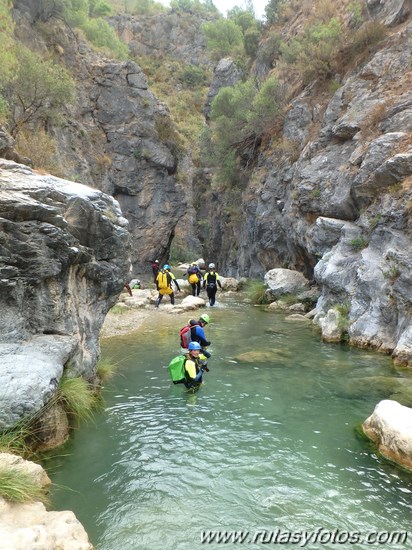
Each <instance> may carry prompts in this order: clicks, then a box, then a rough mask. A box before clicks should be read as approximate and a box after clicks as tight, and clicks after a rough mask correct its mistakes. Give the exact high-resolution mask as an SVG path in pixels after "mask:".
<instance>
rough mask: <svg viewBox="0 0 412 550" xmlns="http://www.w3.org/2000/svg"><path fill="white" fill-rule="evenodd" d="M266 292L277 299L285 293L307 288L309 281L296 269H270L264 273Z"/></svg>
mask: <svg viewBox="0 0 412 550" xmlns="http://www.w3.org/2000/svg"><path fill="white" fill-rule="evenodd" d="M264 281H265V285H266V286H267V290H266V293H267V294H268V295H269V296H270V298H271V299H273V300H277V299H278V298H280V297H281V296H284V295H285V294H299V293H301V292H305V291H307V290H309V281H308V280H307V279H306V277H305V276H304V275H303V274H302V273H299V272H298V271H293V270H291V269H281V268H279V269H271V270H270V271H268V272H267V273H266V274H265V277H264Z"/></svg>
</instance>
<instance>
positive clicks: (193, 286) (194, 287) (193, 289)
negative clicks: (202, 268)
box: [190, 283, 196, 296]
mask: <svg viewBox="0 0 412 550" xmlns="http://www.w3.org/2000/svg"><path fill="white" fill-rule="evenodd" d="M190 286H191V287H192V296H196V283H192V284H191V285H190Z"/></svg>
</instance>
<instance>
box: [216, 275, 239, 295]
mask: <svg viewBox="0 0 412 550" xmlns="http://www.w3.org/2000/svg"><path fill="white" fill-rule="evenodd" d="M219 279H220V282H221V284H222V289H223V290H236V291H237V290H239V281H238V280H237V279H235V278H234V277H221V276H219Z"/></svg>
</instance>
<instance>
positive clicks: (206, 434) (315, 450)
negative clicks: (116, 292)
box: [47, 302, 412, 550]
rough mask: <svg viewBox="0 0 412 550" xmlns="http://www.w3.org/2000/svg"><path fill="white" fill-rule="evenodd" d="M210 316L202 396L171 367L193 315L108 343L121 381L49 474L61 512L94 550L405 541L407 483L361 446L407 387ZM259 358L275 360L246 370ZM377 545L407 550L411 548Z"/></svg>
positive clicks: (235, 319) (319, 350) (330, 352)
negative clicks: (367, 428) (373, 421)
mask: <svg viewBox="0 0 412 550" xmlns="http://www.w3.org/2000/svg"><path fill="white" fill-rule="evenodd" d="M208 313H210V315H211V317H212V323H211V324H210V326H208V327H207V330H206V332H207V335H208V336H209V338H210V340H211V341H212V346H211V349H210V351H211V352H212V353H213V357H212V359H211V360H210V362H209V365H210V372H209V373H206V374H205V384H204V385H203V386H202V387H201V389H200V390H199V391H198V392H197V393H196V394H189V393H187V392H186V391H185V390H184V388H183V386H181V385H178V386H173V385H172V384H171V383H170V381H169V378H168V371H167V369H166V365H167V364H168V362H169V361H170V359H171V358H172V357H173V356H174V355H176V352H177V350H178V336H177V335H178V333H179V329H180V328H181V326H183V325H184V324H185V323H186V321H187V319H188V314H185V316H183V317H182V316H178V317H175V316H172V315H165V314H162V312H161V311H159V312H158V311H155V310H154V311H153V318H152V319H151V320H150V321H149V323H148V324H146V325H145V329H144V330H143V331H142V332H139V333H135V334H133V335H130V336H128V337H118V338H113V339H110V340H106V341H105V342H104V345H103V346H102V352H103V357H105V358H108V357H109V358H113V360H115V361H117V362H118V363H119V365H120V370H119V373H118V374H117V375H116V377H115V379H114V380H112V381H110V382H109V383H108V384H107V387H106V388H105V391H104V397H105V410H104V411H102V412H100V413H98V414H97V415H96V417H95V421H94V422H92V423H90V424H88V425H82V426H81V427H80V428H78V429H77V431H76V432H75V434H74V437H73V438H72V440H71V441H70V443H69V444H68V445H67V446H66V447H65V448H64V450H63V451H61V453H60V455H59V456H57V457H55V458H53V459H51V460H49V461H48V463H47V468H48V471H49V473H50V475H51V477H52V481H53V482H54V484H55V488H54V491H53V495H52V497H53V508H54V509H56V510H60V509H71V510H73V511H74V512H75V514H76V516H77V517H78V519H79V520H80V521H81V522H82V524H83V525H84V527H85V528H86V530H87V532H88V533H89V536H90V539H91V541H92V543H93V544H94V545H95V546H96V548H97V549H98V550H158V549H164V550H174V549H176V550H196V549H200V548H206V547H208V548H222V547H223V546H229V547H234V545H233V544H232V543H229V541H228V544H226V545H225V544H217V543H216V542H212V543H209V544H201V536H203V537H206V536H209V535H207V534H205V533H203V535H202V531H221V536H231V537H232V536H238V537H240V536H243V535H242V534H240V533H235V532H236V531H243V532H244V536H245V538H246V540H245V541H244V542H243V545H245V546H246V547H247V548H250V549H251V548H262V547H267V546H272V547H273V546H276V544H275V542H277V543H278V544H280V542H282V541H283V542H285V541H286V540H287V538H288V537H291V536H292V534H291V533H293V536H294V537H295V539H290V544H287V545H286V544H282V546H283V547H284V546H287V547H295V548H297V547H302V546H303V541H304V537H306V536H309V535H311V536H312V537H313V538H312V542H311V543H308V544H307V545H306V548H373V547H375V548H376V547H377V546H376V545H374V546H370V545H368V546H367V545H365V544H362V543H359V544H358V543H357V544H355V545H353V544H352V545H350V544H343V542H344V541H345V540H347V538H349V537H358V538H359V540H361V541H362V540H363V538H362V537H366V536H369V534H370V532H371V531H389V532H393V531H399V530H406V529H409V528H410V525H411V512H412V499H411V497H412V494H411V492H412V475H410V474H407V473H405V472H402V470H400V469H398V468H396V467H394V466H392V465H390V464H389V463H387V462H385V461H384V460H382V459H381V458H379V457H378V456H377V455H376V454H375V452H374V450H373V448H371V447H370V446H369V444H368V443H367V442H365V441H364V440H362V439H360V438H359V437H357V435H356V433H355V428H356V426H357V425H359V423H361V422H362V421H363V420H365V419H366V418H367V417H368V416H369V415H370V413H371V412H372V411H373V408H374V406H375V405H376V403H378V402H379V401H380V400H381V399H382V398H386V397H389V396H390V393H391V391H390V390H388V389H387V387H388V385H387V382H388V381H389V384H390V379H391V378H393V377H397V378H399V377H404V376H407V374H406V373H405V372H404V371H396V370H395V369H394V368H393V367H392V365H391V361H390V359H389V358H388V357H385V356H381V355H379V354H375V353H373V352H365V351H360V350H356V349H351V348H349V347H347V346H339V345H332V344H325V343H322V342H320V340H319V337H318V335H317V334H316V333H314V332H313V329H312V328H311V326H310V325H307V324H302V323H299V322H291V321H287V320H285V316H284V315H283V314H277V313H267V312H265V311H264V310H263V309H261V308H257V307H253V306H251V305H249V304H241V303H236V304H232V303H229V302H226V303H221V304H219V305H218V307H216V308H213V309H210V310H208ZM250 351H258V352H259V353H262V352H265V353H266V356H264V357H259V358H258V359H255V360H253V361H252V362H248V361H245V360H240V359H239V358H238V356H239V355H241V354H244V353H248V352H250ZM244 359H246V360H250V357H248V356H247V355H246V356H245V357H244ZM320 529H323V531H319V530H320ZM336 529H338V530H339V531H338V532H336ZM232 531H233V532H234V533H230V532H232ZM246 531H248V532H249V534H246ZM301 531H303V532H307V534H306V533H303V534H302V533H301V534H300V535H299V534H298V533H296V532H301ZM328 531H331V532H335V534H333V533H328ZM224 532H226V533H224ZM345 532H347V533H345ZM316 533H317V534H316ZM210 536H211V537H212V536H214V535H213V534H210ZM315 536H316V537H318V538H317V539H316V540H317V542H316V543H314V542H313V541H314V540H315V538H314V537H315ZM332 536H335V541H338V542H340V544H337V545H336V544H332V543H331V542H329V543H327V541H328V540H329V538H330V537H332ZM372 536H373V535H372ZM381 536H382V537H383V538H382V539H381V540H382V541H383V540H384V537H385V535H381ZM388 536H389V535H388ZM390 536H394V535H390ZM253 537H254V538H253ZM276 537H277V538H276ZM282 537H284V538H282ZM299 537H302V538H300V539H299ZM336 537H340V538H339V539H337V538H336ZM231 540H233V539H231ZM354 540H355V539H354ZM269 541H270V543H269ZM293 541H295V543H294V544H292V542H293ZM299 541H300V542H299ZM298 542H299V544H298ZM321 543H323V544H321ZM237 545H239V547H241V545H240V541H238V543H237ZM235 546H236V545H235ZM379 547H380V548H408V547H409V548H412V534H411V535H410V538H409V541H408V542H407V543H406V545H401V544H390V543H385V544H383V545H379Z"/></svg>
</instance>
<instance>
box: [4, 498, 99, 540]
mask: <svg viewBox="0 0 412 550" xmlns="http://www.w3.org/2000/svg"><path fill="white" fill-rule="evenodd" d="M0 540H1V543H0V544H1V546H2V548H5V549H6V548H7V550H28V549H30V550H56V549H61V550H92V548H93V546H92V545H91V544H90V542H89V538H88V536H87V533H86V531H85V530H84V528H83V526H82V525H81V523H80V522H79V521H78V520H77V519H76V516H75V515H74V514H73V512H69V511H64V512H48V511H47V510H46V508H45V507H44V505H43V504H41V503H40V502H35V503H32V504H11V503H8V502H6V501H5V500H4V499H2V498H1V497H0Z"/></svg>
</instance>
